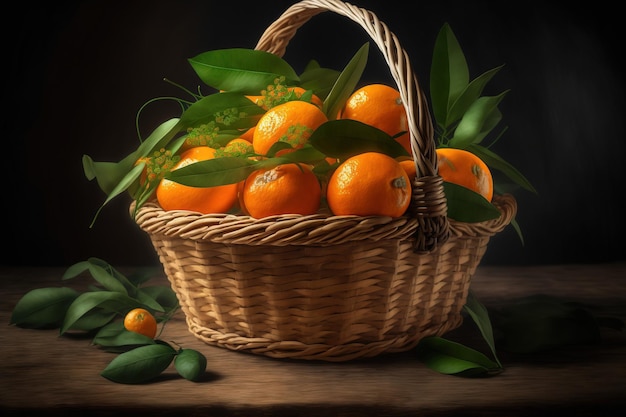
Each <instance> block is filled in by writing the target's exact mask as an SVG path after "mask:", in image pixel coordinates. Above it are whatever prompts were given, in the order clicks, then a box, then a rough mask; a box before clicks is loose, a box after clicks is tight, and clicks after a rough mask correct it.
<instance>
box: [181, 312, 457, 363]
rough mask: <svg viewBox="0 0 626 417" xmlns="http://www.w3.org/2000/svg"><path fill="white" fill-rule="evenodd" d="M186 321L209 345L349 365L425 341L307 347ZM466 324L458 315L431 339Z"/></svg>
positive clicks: (401, 339)
mask: <svg viewBox="0 0 626 417" xmlns="http://www.w3.org/2000/svg"><path fill="white" fill-rule="evenodd" d="M186 320H187V326H188V328H189V331H190V332H191V333H192V334H193V335H194V336H195V337H197V338H198V339H199V340H201V341H203V342H204V343H206V344H207V345H210V346H217V347H221V348H225V349H228V350H233V351H237V352H243V353H250V354H255V355H262V356H267V357H270V358H275V359H296V360H311V361H313V360H319V361H326V362H346V361H350V360H354V359H365V358H373V357H375V356H380V355H382V354H390V353H399V352H406V351H409V350H411V349H413V348H414V347H415V346H417V344H418V343H419V341H420V340H421V339H416V338H415V337H413V338H411V337H410V336H409V335H403V336H398V337H396V338H395V339H388V340H383V341H379V342H372V343H348V344H344V345H328V344H323V343H317V344H313V345H307V344H305V343H302V342H299V341H289V340H283V341H273V340H269V339H266V338H262V337H255V338H251V337H244V336H241V335H238V334H235V333H230V334H224V333H221V332H219V331H216V330H214V329H209V328H207V327H205V326H202V325H201V324H199V323H196V322H195V320H194V319H193V318H190V317H189V316H186ZM462 323H463V318H462V316H461V315H458V316H457V317H456V318H454V319H450V320H448V321H447V322H445V323H442V324H441V326H440V327H439V328H437V329H433V328H430V329H428V330H429V332H431V333H432V334H428V336H441V335H443V334H445V333H447V332H449V331H451V330H454V329H456V328H457V327H459V326H460V325H461V324H462ZM422 337H424V336H422Z"/></svg>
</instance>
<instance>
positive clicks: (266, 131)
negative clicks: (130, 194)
mask: <svg viewBox="0 0 626 417" xmlns="http://www.w3.org/2000/svg"><path fill="white" fill-rule="evenodd" d="M286 95H288V96H289V97H290V99H289V100H287V101H285V100H280V99H279V98H284V97H285V96H286ZM247 98H248V99H250V100H251V101H253V102H254V103H255V104H257V105H258V106H261V107H262V108H263V110H264V111H265V112H264V113H263V114H262V116H261V117H260V118H259V119H258V122H257V124H256V125H255V126H254V127H252V128H250V129H247V130H245V131H242V132H241V135H240V136H239V137H237V138H235V139H232V140H230V141H229V142H228V143H227V144H226V145H225V146H217V145H215V144H214V143H212V142H211V141H210V132H207V131H203V130H202V128H197V129H192V130H190V131H189V132H188V135H187V139H186V140H185V143H184V145H183V146H182V147H181V149H180V150H179V151H178V152H177V155H160V156H159V157H154V158H153V159H159V158H160V160H159V162H158V168H159V169H160V170H169V171H175V170H177V169H179V168H181V167H183V166H187V165H190V164H193V163H196V162H200V161H206V160H209V159H214V158H220V157H224V156H239V157H242V158H252V159H256V160H259V159H263V158H266V157H268V151H269V150H270V148H272V146H274V145H275V144H276V143H277V142H286V143H288V144H289V145H290V146H289V147H288V148H286V149H284V150H282V151H278V152H276V154H275V155H273V156H280V154H281V152H292V151H294V150H297V149H299V148H302V147H303V146H305V144H306V143H307V141H308V139H309V138H310V137H311V135H312V134H313V132H314V131H315V130H316V129H317V128H318V127H320V126H321V125H323V124H324V123H325V122H327V121H328V118H327V116H326V115H325V114H324V112H323V111H322V101H321V100H320V98H319V97H317V96H316V95H314V94H311V92H310V91H305V90H304V89H302V88H301V87H290V86H284V85H280V84H279V83H278V84H277V85H272V86H268V88H267V90H264V91H262V92H260V94H259V95H257V96H247ZM337 119H350V120H356V121H358V122H361V123H365V124H367V125H369V126H373V127H375V128H377V129H380V130H381V131H384V132H385V133H387V134H388V135H390V136H392V137H393V138H394V139H395V140H396V141H397V142H398V143H399V144H401V145H402V146H403V147H404V148H405V149H406V151H407V153H408V155H412V150H411V146H410V143H409V133H408V131H407V113H406V109H405V107H404V106H403V103H402V100H401V98H400V93H399V92H398V90H397V89H396V88H394V87H391V86H389V85H385V84H368V85H365V86H362V87H361V88H359V89H357V90H356V91H354V93H353V94H352V95H351V96H350V97H349V99H348V100H347V101H346V103H345V105H344V107H343V108H342V109H341V111H340V112H339V114H338V115H337ZM207 138H209V139H207ZM437 154H438V158H439V174H440V175H441V176H442V178H443V179H444V181H448V182H452V183H456V184H458V185H462V186H464V187H467V188H469V189H470V190H472V191H475V192H477V193H479V194H481V195H482V196H483V197H484V198H486V199H487V200H488V201H491V198H492V195H493V179H492V176H491V173H490V171H489V168H488V167H487V165H486V164H485V163H484V162H483V161H481V160H480V159H479V158H478V157H477V156H476V155H474V154H473V153H471V152H468V151H464V150H461V149H455V148H438V149H437ZM148 159H150V158H148ZM143 160H144V161H146V159H145V158H144V159H143ZM151 162H152V163H148V164H147V166H148V171H149V170H150V167H154V166H155V160H153V161H151ZM324 163H325V164H328V165H327V166H328V167H329V168H328V169H326V170H324V171H323V175H321V174H320V173H319V172H318V171H316V169H315V168H316V167H315V165H312V164H306V163H295V162H294V163H283V164H279V165H278V166H275V167H271V168H263V169H258V170H256V171H254V172H252V173H251V174H250V175H249V176H248V177H247V178H246V179H245V180H243V181H240V182H238V183H233V184H224V185H217V186H212V187H195V186H189V185H184V184H181V183H179V182H175V181H173V180H171V179H167V178H162V179H160V182H159V183H158V185H157V187H156V192H155V193H154V197H155V198H156V200H157V202H158V204H159V205H160V206H161V208H163V209H164V210H166V211H169V210H190V211H195V212H200V213H228V212H236V213H243V214H246V215H249V216H252V217H254V218H263V217H267V216H272V215H282V214H301V215H310V214H315V213H317V212H319V211H320V210H322V211H323V210H327V211H329V212H330V213H332V214H334V215H360V216H368V215H379V216H391V217H398V216H402V215H403V214H404V213H405V212H406V210H407V208H408V206H409V203H410V201H411V183H412V181H413V179H414V178H415V175H416V168H415V163H414V161H413V159H412V157H411V156H407V157H398V158H393V157H391V156H388V155H386V154H384V153H381V152H364V153H360V154H357V155H354V156H352V157H350V158H347V159H345V160H337V159H334V158H330V157H329V158H326V160H325V161H324ZM168 164H169V165H168ZM146 175H151V173H150V172H147V173H146ZM152 175H154V174H152Z"/></svg>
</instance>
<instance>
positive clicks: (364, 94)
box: [340, 84, 413, 155]
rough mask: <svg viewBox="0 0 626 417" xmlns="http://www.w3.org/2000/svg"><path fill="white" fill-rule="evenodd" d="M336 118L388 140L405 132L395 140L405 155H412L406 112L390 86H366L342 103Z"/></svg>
mask: <svg viewBox="0 0 626 417" xmlns="http://www.w3.org/2000/svg"><path fill="white" fill-rule="evenodd" d="M340 118H341V119H351V120H357V121H359V122H362V123H365V124H368V125H370V126H374V127H376V128H378V129H380V130H382V131H383V132H385V133H387V134H388V135H391V136H394V135H396V134H398V133H400V132H406V133H404V134H402V135H401V136H398V137H397V138H395V139H396V141H397V142H398V143H400V144H401V145H402V146H403V147H404V149H406V151H407V152H408V153H409V155H412V154H413V152H412V150H411V143H410V137H409V133H408V128H409V126H408V121H407V120H408V119H407V113H406V109H405V108H404V105H403V103H402V99H401V98H400V92H399V91H398V90H397V89H395V88H393V87H391V86H388V85H385V84H368V85H365V86H363V87H361V88H359V89H357V90H356V91H355V92H354V93H352V95H351V96H350V97H349V98H348V100H347V101H346V104H345V105H344V107H343V109H342V111H341V114H340Z"/></svg>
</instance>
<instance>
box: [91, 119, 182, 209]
mask: <svg viewBox="0 0 626 417" xmlns="http://www.w3.org/2000/svg"><path fill="white" fill-rule="evenodd" d="M179 130H180V125H179V121H178V119H170V120H168V121H166V122H164V123H162V124H161V125H160V126H158V127H157V128H156V129H155V130H154V131H153V132H152V133H151V134H150V136H149V137H148V138H147V139H146V140H145V141H144V142H143V143H142V144H141V145H140V146H139V147H138V148H137V150H135V151H134V152H133V153H131V154H130V155H128V156H126V157H125V158H124V159H122V160H121V161H120V162H117V163H113V162H94V161H93V160H92V159H91V158H90V157H89V156H87V155H83V170H84V172H85V176H86V177H87V179H88V180H90V181H91V180H93V179H94V178H95V179H96V180H97V182H98V185H99V186H100V189H101V190H102V191H104V193H105V194H107V195H110V197H111V198H112V197H113V196H114V195H112V194H113V193H114V192H115V193H116V194H119V193H120V192H121V191H119V190H120V188H121V189H122V191H123V190H124V189H125V188H127V186H126V187H124V186H123V185H122V186H120V182H122V181H123V180H124V178H125V177H127V176H128V174H129V173H130V172H131V171H132V169H133V168H134V167H135V164H136V162H137V160H138V159H139V158H141V157H144V156H146V155H148V154H150V153H151V152H152V151H153V150H154V149H155V148H156V149H159V148H161V147H164V146H165V145H166V144H167V143H168V142H169V141H170V140H171V139H172V138H173V137H174V136H175V135H176V133H178V132H179ZM116 194H115V195H116Z"/></svg>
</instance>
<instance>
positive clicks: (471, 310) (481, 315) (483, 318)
mask: <svg viewBox="0 0 626 417" xmlns="http://www.w3.org/2000/svg"><path fill="white" fill-rule="evenodd" d="M463 310H464V311H465V312H466V313H468V314H469V316H470V317H471V318H472V320H474V323H476V326H477V327H478V329H479V330H480V333H481V334H482V335H483V339H485V342H486V343H487V345H488V346H489V349H491V353H492V355H493V357H494V359H495V360H496V362H497V363H498V365H499V366H502V364H501V363H500V360H499V359H498V355H497V352H496V343H495V340H494V337H493V328H492V327H491V320H490V319H489V312H488V311H487V309H486V308H485V306H484V305H482V304H481V303H480V302H479V301H478V299H477V298H476V297H475V296H474V293H473V292H472V291H470V292H469V294H468V296H467V300H466V302H465V305H464V306H463Z"/></svg>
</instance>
